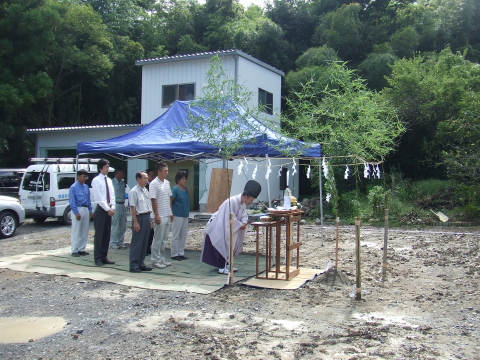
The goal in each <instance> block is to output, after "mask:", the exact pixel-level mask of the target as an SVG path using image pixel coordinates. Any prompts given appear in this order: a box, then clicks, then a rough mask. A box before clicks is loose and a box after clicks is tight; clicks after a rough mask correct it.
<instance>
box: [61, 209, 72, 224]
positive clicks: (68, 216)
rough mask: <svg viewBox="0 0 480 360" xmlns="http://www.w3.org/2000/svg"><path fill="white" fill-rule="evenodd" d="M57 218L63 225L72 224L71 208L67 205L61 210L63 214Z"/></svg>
mask: <svg viewBox="0 0 480 360" xmlns="http://www.w3.org/2000/svg"><path fill="white" fill-rule="evenodd" d="M58 220H60V221H61V222H62V223H64V224H65V225H72V209H70V206H67V208H66V209H65V211H64V212H63V216H62V217H60V218H59V219H58Z"/></svg>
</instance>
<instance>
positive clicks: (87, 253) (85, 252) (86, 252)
mask: <svg viewBox="0 0 480 360" xmlns="http://www.w3.org/2000/svg"><path fill="white" fill-rule="evenodd" d="M78 254H79V255H81V256H85V255H90V253H89V252H88V251H79V252H78Z"/></svg>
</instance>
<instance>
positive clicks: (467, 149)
mask: <svg viewBox="0 0 480 360" xmlns="http://www.w3.org/2000/svg"><path fill="white" fill-rule="evenodd" d="M460 106H461V108H460V110H459V113H458V118H455V119H447V120H445V121H443V122H441V123H439V124H438V128H437V133H436V136H437V138H438V139H439V141H442V143H443V144H444V146H443V152H442V159H443V164H444V165H445V167H446V171H447V174H448V177H449V178H451V179H455V180H457V181H463V182H465V183H475V182H478V180H480V93H478V92H474V91H466V92H465V94H464V95H463V99H462V100H461V104H460Z"/></svg>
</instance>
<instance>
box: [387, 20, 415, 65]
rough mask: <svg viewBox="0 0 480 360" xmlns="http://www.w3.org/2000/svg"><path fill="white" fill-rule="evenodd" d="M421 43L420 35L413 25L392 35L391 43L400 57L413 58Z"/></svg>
mask: <svg viewBox="0 0 480 360" xmlns="http://www.w3.org/2000/svg"><path fill="white" fill-rule="evenodd" d="M418 43H419V35H418V33H417V32H416V31H415V29H414V28H413V27H412V26H407V27H406V28H403V29H401V30H399V31H397V32H396V33H395V34H393V35H392V36H391V37H390V45H391V47H392V49H393V51H394V53H395V55H396V56H397V57H399V58H411V57H413V55H414V54H415V50H416V48H417V46H418Z"/></svg>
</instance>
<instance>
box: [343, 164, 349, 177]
mask: <svg viewBox="0 0 480 360" xmlns="http://www.w3.org/2000/svg"><path fill="white" fill-rule="evenodd" d="M349 177H350V168H349V167H348V165H347V168H346V169H345V174H344V175H343V178H344V179H348V178H349Z"/></svg>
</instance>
